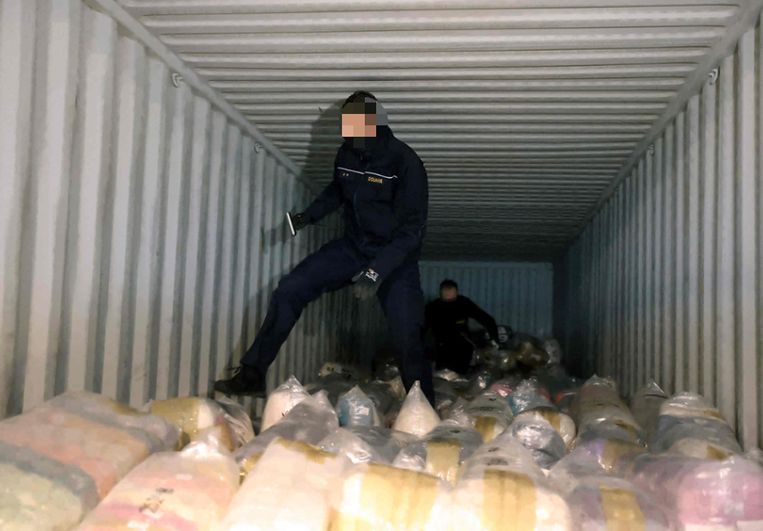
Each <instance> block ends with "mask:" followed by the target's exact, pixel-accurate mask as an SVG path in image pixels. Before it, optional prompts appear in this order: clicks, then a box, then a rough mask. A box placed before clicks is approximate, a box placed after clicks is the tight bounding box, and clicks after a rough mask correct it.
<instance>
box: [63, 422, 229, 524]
mask: <svg viewBox="0 0 763 531" xmlns="http://www.w3.org/2000/svg"><path fill="white" fill-rule="evenodd" d="M212 431H214V432H215V435H214V436H211V437H210V436H209V435H210V432H212ZM220 433H221V428H220V427H219V426H217V427H214V428H210V429H208V430H205V431H204V432H203V433H202V434H200V436H199V437H197V441H196V442H192V443H191V444H189V445H188V446H186V447H185V449H184V450H183V451H181V452H160V453H156V454H154V455H152V456H150V457H149V458H148V459H146V460H145V461H144V462H143V463H141V464H140V465H138V466H137V467H135V468H134V469H133V470H132V471H130V473H128V474H127V476H125V477H124V479H122V480H121V481H120V482H119V483H117V485H116V486H115V487H114V488H113V489H112V490H111V492H109V494H108V495H107V496H106V497H105V498H104V499H103V501H102V502H101V503H100V504H99V505H98V507H96V509H95V510H94V511H92V512H91V513H90V514H89V515H88V516H87V518H86V519H85V520H84V522H82V524H81V525H80V526H79V527H78V528H77V530H78V531H106V530H109V529H113V530H123V529H161V530H162V531H202V530H212V529H213V528H214V527H215V526H216V525H217V524H219V523H220V521H221V520H222V518H223V516H224V515H225V512H226V510H227V508H228V504H230V502H231V500H232V499H233V496H234V494H235V493H236V490H238V486H239V472H238V467H237V466H236V462H235V461H234V460H233V458H232V457H231V456H230V453H229V452H228V451H227V443H226V442H224V441H220V439H219V435H220Z"/></svg>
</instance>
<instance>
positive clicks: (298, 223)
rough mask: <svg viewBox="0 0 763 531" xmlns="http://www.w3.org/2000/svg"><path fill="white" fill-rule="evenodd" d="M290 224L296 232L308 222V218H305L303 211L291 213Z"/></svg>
mask: <svg viewBox="0 0 763 531" xmlns="http://www.w3.org/2000/svg"><path fill="white" fill-rule="evenodd" d="M291 224H292V225H293V226H294V231H295V232H298V231H300V230H302V229H304V228H305V227H307V226H308V225H309V224H310V220H309V219H308V218H307V216H306V215H305V213H304V212H300V213H299V214H292V216H291Z"/></svg>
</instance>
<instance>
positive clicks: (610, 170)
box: [93, 0, 763, 261]
mask: <svg viewBox="0 0 763 531" xmlns="http://www.w3.org/2000/svg"><path fill="white" fill-rule="evenodd" d="M93 1H96V0H93ZM118 1H119V3H120V5H122V6H123V7H124V8H125V9H126V10H128V11H129V12H130V13H131V14H132V15H133V16H135V17H136V18H137V19H138V20H139V21H140V22H141V23H142V24H144V25H145V27H146V28H148V30H150V31H151V32H152V33H154V34H155V35H157V36H158V37H159V38H160V39H161V40H162V41H163V42H164V43H165V44H166V45H167V46H169V47H170V48H172V49H173V50H175V51H176V52H177V53H178V54H179V56H180V57H181V58H182V59H183V60H184V61H186V62H187V63H188V64H189V65H190V66H192V67H193V68H194V69H195V70H196V71H198V72H199V73H200V74H201V75H202V76H204V77H205V78H206V79H208V80H209V83H210V85H211V86H212V87H214V88H215V89H217V90H218V91H219V92H220V94H222V95H223V97H225V99H226V100H227V101H228V102H230V103H231V104H232V105H233V106H235V107H236V108H237V109H239V110H240V111H241V112H242V113H243V114H244V115H245V116H246V117H247V118H249V119H250V120H251V121H252V122H253V123H255V124H257V125H258V126H259V127H260V128H261V129H262V131H263V132H264V133H265V134H267V135H268V137H269V138H271V139H272V141H273V142H274V143H275V144H276V145H278V146H279V147H281V148H282V149H283V151H284V153H286V154H288V155H289V156H290V157H291V158H292V159H293V160H294V161H295V163H296V164H298V165H300V166H301V168H302V171H303V174H304V175H305V176H307V177H308V178H311V179H314V180H315V181H316V182H317V183H320V184H323V183H325V182H327V180H328V179H330V177H331V173H330V171H329V170H330V167H331V163H332V161H333V157H334V153H335V150H336V148H337V146H338V145H339V142H340V138H339V134H338V126H337V122H338V117H337V109H338V107H339V103H340V102H341V101H342V100H343V99H344V98H345V97H346V96H347V94H349V92H351V91H353V90H356V89H366V90H370V91H372V92H374V93H375V94H376V95H378V96H379V98H380V99H381V100H382V101H383V102H384V104H385V106H386V107H387V109H388V111H389V116H390V122H391V126H392V128H393V130H394V131H395V132H396V134H397V135H398V136H399V137H400V138H401V139H403V140H404V141H406V142H408V143H409V144H410V145H411V146H412V147H413V148H414V149H415V150H416V151H417V152H418V153H419V155H420V156H421V157H422V159H423V160H424V163H425V164H426V167H427V171H428V173H429V176H430V197H431V199H430V219H429V232H428V238H427V240H426V256H427V258H429V259H433V260H462V259H464V257H468V259H470V260H535V261H545V260H550V259H555V258H556V257H559V256H561V254H563V253H564V251H565V250H566V248H567V247H568V246H569V245H570V244H571V242H572V241H573V240H574V238H575V237H576V236H577V235H578V234H579V233H580V231H581V230H582V228H583V227H584V226H585V225H586V223H587V222H588V221H589V220H590V218H591V217H592V216H593V214H594V213H595V212H596V211H597V210H598V205H599V204H600V202H602V201H603V200H604V199H606V197H607V196H608V195H609V194H610V193H611V190H612V189H613V188H614V185H615V184H616V182H617V181H618V179H619V178H620V174H619V170H620V169H621V168H622V167H623V166H624V165H625V164H626V163H627V162H628V161H629V160H631V159H633V158H638V156H639V155H640V152H641V151H643V149H645V148H646V145H648V144H649V143H650V142H651V141H652V140H651V139H647V137H649V136H650V135H654V136H656V134H657V133H658V132H659V131H661V130H662V129H663V128H664V125H665V123H667V122H668V121H669V120H670V119H671V118H672V117H673V116H674V115H675V112H676V111H677V109H678V108H680V107H681V106H683V104H684V102H685V99H684V98H685V97H688V95H689V94H691V93H693V92H696V87H697V86H698V84H699V83H701V82H702V79H703V78H704V76H705V75H706V74H707V72H708V71H709V70H710V69H712V68H713V67H714V66H715V64H717V62H718V61H719V60H720V58H721V57H723V56H724V55H725V54H727V53H728V52H729V50H730V49H731V47H732V46H733V45H734V43H735V41H736V40H737V39H738V37H739V35H741V33H742V32H743V31H744V30H745V29H746V28H749V27H751V26H752V24H753V23H754V22H753V21H754V19H755V17H756V16H757V13H758V12H759V11H760V8H761V5H763V2H761V1H760V0H754V1H750V0H747V1H739V2H717V1H711V0H680V1H675V0H655V1H650V2H648V3H644V2H632V1H625V0H542V1H536V0H520V1H515V0H513V1H511V2H506V1H504V0H442V1H438V2H432V1H430V0H396V1H388V0H311V1H304V0H282V1H277V2H276V1H262V0H118ZM97 3H98V4H101V5H104V6H105V5H107V4H113V0H97Z"/></svg>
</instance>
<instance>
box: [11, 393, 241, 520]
mask: <svg viewBox="0 0 763 531" xmlns="http://www.w3.org/2000/svg"><path fill="white" fill-rule="evenodd" d="M147 409H148V410H149V411H150V412H140V411H137V410H134V409H131V408H129V407H126V406H123V405H121V404H119V403H117V402H115V401H113V400H110V399H108V398H106V397H104V396H101V395H97V394H92V393H85V392H76V393H75V392H70V393H65V394H63V395H60V396H58V397H55V398H53V399H52V400H49V401H47V402H45V403H44V404H42V405H40V406H38V407H36V408H34V409H32V410H31V411H29V412H28V413H24V414H22V415H19V416H16V417H12V418H9V419H7V420H4V421H2V422H0V529H3V530H4V531H5V530H13V531H17V530H18V531H20V530H30V531H31V530H34V531H44V530H67V529H74V528H76V529H78V530H87V531H95V530H106V529H115V530H116V529H162V530H175V531H180V530H207V529H213V527H214V526H216V525H218V524H219V522H220V521H221V520H222V517H223V516H224V515H225V513H226V511H227V509H228V505H229V503H230V501H231V499H232V498H233V495H234V494H235V492H236V490H237V488H238V484H239V468H238V466H237V464H236V462H235V461H234V459H233V457H232V456H231V453H230V452H231V451H232V450H234V449H235V448H236V447H238V446H240V445H242V444H244V443H245V442H246V441H248V440H250V439H251V438H252V437H253V436H254V433H253V430H252V425H251V420H249V417H248V415H247V414H246V412H245V411H244V409H243V408H242V407H241V406H239V405H238V404H236V403H233V402H230V401H222V402H215V401H213V400H208V399H203V398H180V399H174V400H167V401H162V402H153V403H151V404H149V405H148V406H147ZM83 518H84V519H83Z"/></svg>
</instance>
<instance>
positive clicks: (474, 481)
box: [0, 341, 763, 531]
mask: <svg viewBox="0 0 763 531" xmlns="http://www.w3.org/2000/svg"><path fill="white" fill-rule="evenodd" d="M524 343H526V345H525V347H522V342H520V343H519V344H518V345H517V346H516V348H515V349H514V350H511V351H510V352H512V355H511V360H512V362H511V363H508V364H507V363H505V360H504V359H503V356H502V355H495V354H493V355H491V356H487V355H486V354H485V353H484V352H483V353H482V354H481V356H482V358H484V359H486V360H489V363H486V364H482V365H478V366H477V367H475V368H474V369H473V370H472V371H470V373H469V374H463V375H462V374H456V373H454V372H452V371H447V370H444V371H438V372H437V373H436V375H435V376H436V378H435V389H436V394H437V397H436V398H437V400H436V403H435V404H434V406H433V405H431V404H430V403H429V401H428V400H427V399H426V397H425V396H424V394H423V392H422V391H421V388H420V386H419V385H418V383H416V384H414V385H413V386H412V388H411V389H410V390H409V391H408V392H407V393H406V392H405V389H404V388H403V385H402V380H401V379H400V374H399V372H398V370H397V368H396V367H394V366H393V365H391V364H384V365H382V366H380V367H379V368H378V370H377V371H376V374H375V376H373V377H363V376H361V372H360V371H358V370H357V369H355V368H352V367H348V366H344V365H341V364H336V363H331V364H327V365H325V366H324V367H322V368H321V371H320V373H319V374H318V378H317V380H316V381H314V382H312V383H311V384H309V385H308V386H306V387H305V386H303V385H302V384H301V383H300V382H299V381H298V380H297V379H296V378H295V377H293V376H292V377H290V378H288V379H287V380H286V381H285V382H284V383H283V384H282V385H280V386H279V387H277V388H276V389H275V390H273V392H271V393H270V395H269V396H268V399H267V402H266V404H265V408H264V412H263V415H262V419H261V431H260V433H259V434H258V435H257V436H256V437H255V436H254V433H253V431H252V423H251V420H250V419H249V417H248V416H247V415H246V413H245V411H244V410H243V408H242V407H241V406H239V405H238V404H237V403H234V402H230V401H225V400H223V401H214V400H210V399H206V398H180V399H173V400H167V401H156V402H151V403H149V404H148V405H147V406H146V412H144V413H141V412H137V411H134V410H130V409H128V408H125V407H123V406H119V405H118V404H116V403H114V402H112V401H110V400H107V399H105V398H103V397H99V396H98V395H89V394H82V393H80V394H68V395H63V396H61V397H58V398H56V399H54V400H52V401H50V402H48V403H46V404H45V405H43V406H41V407H40V408H37V409H36V410H33V411H31V412H29V413H27V414H24V415H21V416H19V417H15V418H13V419H8V420H6V421H3V422H0V448H2V449H3V453H2V457H3V459H2V461H1V463H2V464H1V465H0V480H2V484H1V485H2V486H0V529H3V530H5V529H13V530H17V529H24V530H26V529H30V530H32V529H34V530H37V529H43V530H44V529H62V530H63V529H71V528H74V527H75V526H77V525H79V527H77V529H81V530H87V531H95V530H106V529H151V530H154V529H156V530H159V529H161V530H173V531H180V530H194V531H196V530H214V531H246V530H292V529H300V530H315V531H326V530H332V531H345V530H358V529H369V530H372V529H388V530H453V531H456V530H458V531H462V530H528V531H529V530H533V529H541V530H553V531H566V530H581V531H582V530H586V531H587V530H602V531H605V530H606V531H626V530H644V531H663V530H676V531H679V530H686V531H698V530H702V531H709V530H724V531H725V530H732V529H739V530H748V529H761V528H763V469H762V468H761V466H760V464H759V463H758V462H756V460H755V459H752V458H750V457H749V456H748V457H745V456H743V455H742V454H741V452H742V450H741V448H740V446H739V444H738V443H737V441H736V438H735V436H734V432H733V430H732V428H731V427H730V426H729V425H728V424H727V423H726V421H725V420H724V419H723V417H722V416H721V414H720V413H719V411H718V410H717V409H715V408H713V407H712V406H711V405H710V404H708V403H707V402H706V401H705V400H704V399H703V398H702V397H700V396H698V395H695V394H688V393H682V394H678V395H676V396H673V397H672V398H671V397H669V396H667V395H666V394H665V393H664V392H663V391H662V390H661V389H660V388H659V387H658V386H657V385H656V384H654V383H651V384H649V385H647V386H645V387H644V388H643V389H641V390H640V391H639V392H638V393H636V394H635V395H634V396H633V397H632V399H631V403H630V406H631V407H629V406H628V405H626V403H625V402H624V401H623V400H622V399H621V397H620V395H619V393H618V390H617V387H616V385H615V383H614V382H613V381H612V380H610V379H607V378H601V377H598V376H593V377H592V378H590V379H589V380H588V381H586V382H585V383H583V384H582V385H581V384H580V382H578V381H576V380H575V379H574V378H571V377H569V376H568V375H566V374H565V373H564V371H563V369H562V368H561V367H560V366H559V365H558V360H559V359H560V353H559V351H558V344H556V343H555V342H540V341H529V342H527V341H525V342H524ZM538 345H541V346H542V347H543V349H544V351H545V352H546V354H548V355H547V356H542V355H539V354H538V353H537V352H535V353H534V350H535V349H538V348H539V347H538ZM522 349H524V350H522ZM494 350H495V349H494ZM518 350H519V351H521V352H522V353H523V355H522V356H519V355H516V354H517V351H518ZM491 364H492V365H491ZM506 367H510V369H508V370H507V369H506ZM88 513H89V514H88ZM83 518H84V520H83Z"/></svg>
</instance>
